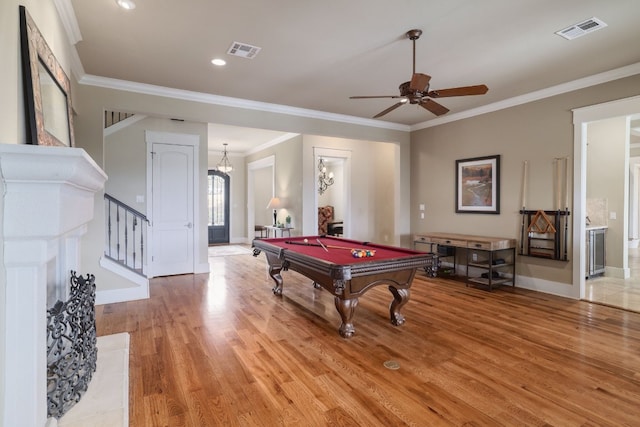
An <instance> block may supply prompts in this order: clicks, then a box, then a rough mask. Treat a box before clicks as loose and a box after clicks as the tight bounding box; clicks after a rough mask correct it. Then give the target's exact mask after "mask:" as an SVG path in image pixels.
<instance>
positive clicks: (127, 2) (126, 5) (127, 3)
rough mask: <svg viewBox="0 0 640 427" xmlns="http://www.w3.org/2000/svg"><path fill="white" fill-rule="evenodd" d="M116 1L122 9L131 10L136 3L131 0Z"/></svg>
mask: <svg viewBox="0 0 640 427" xmlns="http://www.w3.org/2000/svg"><path fill="white" fill-rule="evenodd" d="M116 3H118V6H120V7H121V8H123V9H127V10H131V9H135V8H136V4H135V3H134V2H133V1H132V0H116Z"/></svg>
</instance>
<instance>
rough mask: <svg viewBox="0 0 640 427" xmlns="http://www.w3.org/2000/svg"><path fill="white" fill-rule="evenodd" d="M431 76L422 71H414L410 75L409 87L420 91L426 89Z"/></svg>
mask: <svg viewBox="0 0 640 427" xmlns="http://www.w3.org/2000/svg"><path fill="white" fill-rule="evenodd" d="M430 80H431V76H429V75H427V74H422V73H415V74H414V75H413V77H411V83H409V89H411V90H417V91H419V92H422V91H424V90H426V89H427V86H428V85H429V81H430Z"/></svg>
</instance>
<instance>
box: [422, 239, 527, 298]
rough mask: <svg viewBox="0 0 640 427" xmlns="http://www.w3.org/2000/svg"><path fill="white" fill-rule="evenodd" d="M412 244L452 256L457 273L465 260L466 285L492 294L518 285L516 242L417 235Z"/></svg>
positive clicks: (512, 240) (510, 240) (514, 240)
mask: <svg viewBox="0 0 640 427" xmlns="http://www.w3.org/2000/svg"><path fill="white" fill-rule="evenodd" d="M413 244H414V248H417V247H418V245H429V247H430V249H429V251H430V252H434V253H438V254H441V253H446V254H448V255H449V256H451V257H452V258H453V269H454V272H457V270H458V269H457V268H456V266H457V265H458V260H462V261H464V265H463V266H462V265H461V267H462V268H463V269H464V272H465V274H464V280H465V283H466V285H467V286H470V285H479V286H483V287H486V288H488V289H489V290H490V291H491V290H493V288H494V287H497V286H501V285H505V284H510V285H511V286H515V277H516V267H515V265H516V264H515V263H516V245H517V244H516V239H508V238H502V237H487V236H475V235H470V234H457V233H440V232H437V233H436V232H434V233H422V234H416V235H415V236H414V238H413ZM434 245H435V246H436V247H435V248H434ZM434 249H435V250H434ZM459 251H460V253H458V252H459ZM438 264H440V262H438Z"/></svg>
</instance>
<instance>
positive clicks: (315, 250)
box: [262, 236, 424, 265]
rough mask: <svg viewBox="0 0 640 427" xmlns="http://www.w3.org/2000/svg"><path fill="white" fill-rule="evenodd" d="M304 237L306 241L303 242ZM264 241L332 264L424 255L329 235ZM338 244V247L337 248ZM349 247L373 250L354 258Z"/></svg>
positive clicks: (408, 250)
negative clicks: (325, 248) (364, 255)
mask: <svg viewBox="0 0 640 427" xmlns="http://www.w3.org/2000/svg"><path fill="white" fill-rule="evenodd" d="M305 239H306V240H307V242H305ZM318 240H319V241H320V242H322V244H323V245H325V247H327V250H326V251H325V250H324V249H323V248H322V246H320V244H319V243H318ZM262 241H263V242H265V243H270V244H272V245H274V246H278V247H280V248H282V249H287V250H291V251H295V252H298V253H300V254H304V255H308V256H310V257H314V258H318V259H322V260H324V261H327V262H331V263H334V264H340V265H345V264H357V263H366V262H374V261H381V260H389V259H395V258H400V257H407V256H414V255H424V252H418V251H413V250H410V249H404V248H397V247H393V246H383V245H378V244H374V243H367V242H361V241H357V240H349V239H344V238H340V237H329V236H324V237H320V236H303V237H284V238H277V239H263V240H262ZM338 246H339V248H338ZM351 249H360V250H369V251H375V253H374V254H373V256H369V257H362V258H356V257H354V256H353V255H352V254H351Z"/></svg>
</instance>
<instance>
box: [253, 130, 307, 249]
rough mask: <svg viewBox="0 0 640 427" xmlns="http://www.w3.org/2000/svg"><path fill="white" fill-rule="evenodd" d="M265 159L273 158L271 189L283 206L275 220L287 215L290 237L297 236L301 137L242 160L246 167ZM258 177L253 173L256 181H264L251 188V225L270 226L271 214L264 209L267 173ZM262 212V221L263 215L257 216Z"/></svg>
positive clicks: (268, 190) (268, 189) (299, 226)
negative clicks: (291, 223)
mask: <svg viewBox="0 0 640 427" xmlns="http://www.w3.org/2000/svg"><path fill="white" fill-rule="evenodd" d="M269 156H274V158H275V165H274V169H273V174H274V181H275V183H274V184H275V188H273V195H275V196H276V197H279V198H280V199H281V200H282V202H283V203H284V204H285V206H286V207H285V208H283V209H280V210H278V212H277V215H278V219H277V220H278V221H279V222H282V223H283V222H285V218H286V216H287V215H291V218H292V221H293V226H294V228H295V230H293V231H292V233H291V234H292V235H300V234H301V230H302V227H303V224H304V222H303V218H302V162H301V161H300V159H301V158H302V136H301V135H298V136H295V137H293V138H291V139H289V140H287V141H285V142H283V143H280V144H278V145H275V146H272V147H269V148H266V149H264V150H262V151H260V152H257V153H253V154H251V155H249V156H247V157H246V163H251V162H255V161H257V160H261V159H264V158H266V157H269ZM259 173H260V172H257V173H256V175H254V178H255V179H256V181H257V180H258V179H259V178H260V177H261V176H263V177H264V179H265V180H268V181H267V182H261V183H258V182H256V184H255V186H254V208H255V224H262V225H270V224H271V223H272V222H273V211H272V210H267V209H266V206H267V204H268V203H269V200H270V199H271V196H272V194H271V192H272V189H271V169H270V168H269V169H268V170H267V171H263V173H262V175H258V174H259ZM266 193H268V194H266ZM265 200H266V203H265V202H264V201H265ZM263 208H264V210H265V211H267V216H266V218H265V217H264V216H263V215H264V213H263V212H260V211H262V209H263ZM263 218H264V219H263ZM260 221H263V222H260ZM264 221H267V222H264ZM250 237H252V236H250Z"/></svg>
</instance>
